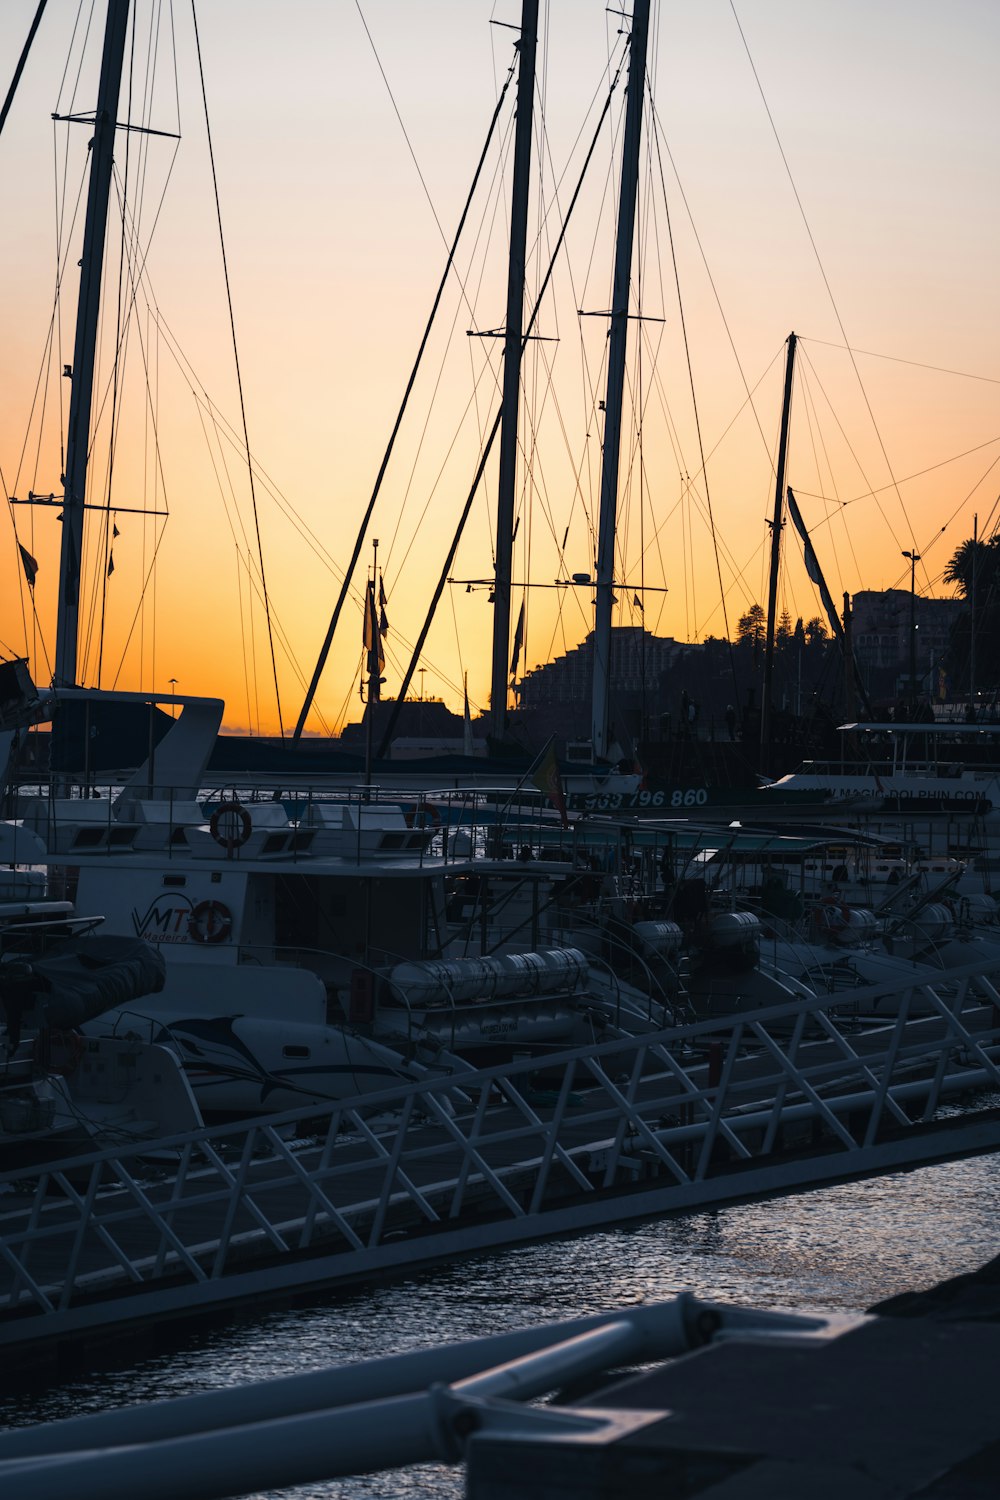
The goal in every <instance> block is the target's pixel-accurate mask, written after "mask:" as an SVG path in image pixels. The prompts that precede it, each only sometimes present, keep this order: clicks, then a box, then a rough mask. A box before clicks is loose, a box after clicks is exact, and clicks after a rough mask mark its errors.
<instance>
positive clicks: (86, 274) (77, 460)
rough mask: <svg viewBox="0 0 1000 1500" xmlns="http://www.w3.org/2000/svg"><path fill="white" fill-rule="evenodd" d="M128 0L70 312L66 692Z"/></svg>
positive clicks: (107, 48) (71, 677)
mask: <svg viewBox="0 0 1000 1500" xmlns="http://www.w3.org/2000/svg"><path fill="white" fill-rule="evenodd" d="M128 11H129V0H108V18H107V23H106V25H105V30H104V55H103V58H102V60H101V81H100V85H99V87H98V92H97V109H96V111H95V115H94V135H93V138H92V140H91V142H90V153H91V156H90V187H89V190H88V194H87V217H86V222H85V225H84V231H83V258H82V259H81V261H80V300H79V302H78V304H77V311H76V342H75V344H74V349H73V370H72V381H71V386H70V400H69V423H68V428H67V435H66V473H65V476H64V481H63V489H64V504H63V521H62V528H63V529H62V550H61V555H60V563H59V608H58V614H57V618H56V660H55V682H56V684H57V685H61V686H63V687H70V686H73V685H74V684H75V683H76V678H77V646H78V636H79V617H80V568H81V559H82V554H83V517H84V501H85V498H86V488H87V457H88V451H87V450H88V447H89V443H90V415H91V402H92V397H93V390H94V363H95V354H96V348H97V324H98V319H99V316H100V310H101V279H102V276H103V274H104V242H105V236H106V231H107V223H108V200H109V197H110V194H111V169H112V166H113V163H114V145H115V122H116V118H117V114H118V95H119V90H120V87H121V77H122V62H123V59H124V56H125V33H126V31H127V29H128Z"/></svg>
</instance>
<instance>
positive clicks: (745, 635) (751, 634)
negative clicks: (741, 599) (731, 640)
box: [736, 604, 767, 645]
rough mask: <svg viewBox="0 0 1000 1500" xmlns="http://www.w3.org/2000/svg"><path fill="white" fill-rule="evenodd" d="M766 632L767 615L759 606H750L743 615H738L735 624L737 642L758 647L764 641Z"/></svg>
mask: <svg viewBox="0 0 1000 1500" xmlns="http://www.w3.org/2000/svg"><path fill="white" fill-rule="evenodd" d="M766 631H767V615H766V614H765V613H764V611H763V609H762V608H761V606H760V605H759V604H751V606H750V608H749V609H748V610H747V612H746V614H745V615H740V617H739V619H738V620H737V622H736V639H737V641H738V642H740V643H743V642H749V643H750V644H751V645H758V644H760V643H761V642H763V640H764V636H765V634H766Z"/></svg>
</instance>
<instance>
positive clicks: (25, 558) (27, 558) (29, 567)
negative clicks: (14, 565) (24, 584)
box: [17, 542, 38, 589]
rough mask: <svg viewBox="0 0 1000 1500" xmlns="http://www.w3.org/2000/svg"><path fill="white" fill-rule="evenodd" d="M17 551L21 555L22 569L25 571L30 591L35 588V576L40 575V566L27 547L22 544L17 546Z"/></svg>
mask: <svg viewBox="0 0 1000 1500" xmlns="http://www.w3.org/2000/svg"><path fill="white" fill-rule="evenodd" d="M17 550H18V552H20V554H21V567H22V568H23V569H24V576H25V578H26V579H27V580H28V587H29V589H33V588H34V587H35V576H36V574H37V573H38V564H37V563H36V562H35V559H34V558H33V557H32V555H31V553H30V552H29V551H28V549H27V547H22V546H21V543H20V542H18V544H17Z"/></svg>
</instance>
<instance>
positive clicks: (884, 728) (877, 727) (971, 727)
mask: <svg viewBox="0 0 1000 1500" xmlns="http://www.w3.org/2000/svg"><path fill="white" fill-rule="evenodd" d="M837 729H838V730H839V731H841V732H842V733H843V732H846V731H847V730H857V731H859V733H861V734H876V733H885V734H941V735H945V734H947V735H953V734H963V735H973V734H990V735H998V734H1000V724H966V723H965V721H964V720H963V721H962V722H961V723H960V724H949V723H945V722H943V721H942V720H938V719H935V720H934V722H933V723H930V722H928V723H926V724H923V723H921V724H900V723H898V722H896V721H894V720H892V719H890V720H889V721H888V722H887V723H871V722H869V721H867V720H866V721H864V722H859V723H856V724H838V725H837Z"/></svg>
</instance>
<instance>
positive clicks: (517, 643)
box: [510, 599, 524, 678]
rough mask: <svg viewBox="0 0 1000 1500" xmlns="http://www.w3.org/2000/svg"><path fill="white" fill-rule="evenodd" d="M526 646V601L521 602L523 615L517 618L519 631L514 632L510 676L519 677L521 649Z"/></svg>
mask: <svg viewBox="0 0 1000 1500" xmlns="http://www.w3.org/2000/svg"><path fill="white" fill-rule="evenodd" d="M523 644H524V600H523V599H522V600H521V613H520V614H519V615H518V617H517V629H516V630H515V631H514V650H513V653H512V654H511V658H510V675H511V677H512V678H513V677H516V676H517V664H518V662H519V661H520V659H521V647H522V645H523Z"/></svg>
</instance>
